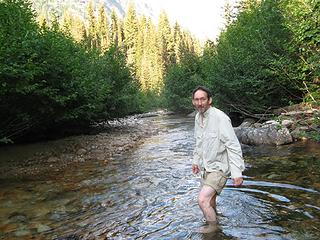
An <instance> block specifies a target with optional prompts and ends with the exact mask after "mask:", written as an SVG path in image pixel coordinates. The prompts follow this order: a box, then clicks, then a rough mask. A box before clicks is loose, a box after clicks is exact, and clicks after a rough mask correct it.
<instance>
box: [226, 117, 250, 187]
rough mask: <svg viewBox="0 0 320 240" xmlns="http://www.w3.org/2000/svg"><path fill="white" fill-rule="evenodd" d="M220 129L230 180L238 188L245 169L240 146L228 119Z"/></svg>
mask: <svg viewBox="0 0 320 240" xmlns="http://www.w3.org/2000/svg"><path fill="white" fill-rule="evenodd" d="M221 129H222V131H221V132H222V140H223V142H224V144H225V146H226V149H227V153H228V160H229V167H230V172H231V178H232V179H233V182H234V185H235V186H240V185H241V184H242V182H243V178H242V171H243V170H244V169H245V166H244V160H243V157H242V150H241V145H240V143H239V140H238V138H237V136H236V134H235V132H234V129H233V127H232V125H231V121H230V119H229V118H228V119H227V120H226V121H223V126H221Z"/></svg>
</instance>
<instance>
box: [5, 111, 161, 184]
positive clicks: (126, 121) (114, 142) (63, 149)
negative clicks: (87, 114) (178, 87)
mask: <svg viewBox="0 0 320 240" xmlns="http://www.w3.org/2000/svg"><path fill="white" fill-rule="evenodd" d="M162 114H166V113H164V112H156V113H148V114H141V115H135V116H130V117H127V118H123V119H120V120H118V121H112V122H108V123H106V122H103V123H99V124H97V125H95V126H93V128H92V129H93V131H92V134H88V135H77V136H71V137H67V138H63V139H58V140H54V141H47V142H39V143H32V144H22V145H15V146H5V147H2V148H1V149H0V150H1V151H0V179H2V180H5V179H6V180H10V179H34V178H37V177H41V176H43V175H48V174H58V173H60V172H62V171H63V170H65V169H67V168H68V167H71V166H76V165H77V164H80V163H83V162H86V161H91V160H99V161H102V162H104V163H106V164H107V163H108V162H110V161H111V160H112V158H113V157H114V156H116V155H119V154H122V153H124V152H126V151H129V150H130V149H134V148H135V147H137V146H138V145H140V144H142V143H143V142H144V141H145V140H146V139H147V138H148V137H150V136H152V135H154V134H158V133H159V131H160V129H159V128H157V127H156V125H155V124H154V122H153V121H154V118H151V117H153V116H159V115H162Z"/></svg>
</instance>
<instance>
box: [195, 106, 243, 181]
mask: <svg viewBox="0 0 320 240" xmlns="http://www.w3.org/2000/svg"><path fill="white" fill-rule="evenodd" d="M194 134H195V138H196V146H195V150H194V155H193V162H192V163H193V164H196V165H198V166H199V167H200V169H201V171H203V170H204V169H205V170H206V171H208V172H211V171H219V170H220V171H222V172H223V173H224V174H226V175H227V176H230V175H231V178H238V177H242V171H243V170H244V168H245V166H244V161H243V158H242V151H241V146H240V143H239V141H238V138H237V136H236V134H235V132H234V130H233V127H232V125H231V120H230V118H229V117H228V116H227V115H226V114H225V113H224V112H222V111H220V110H219V109H217V108H215V107H210V108H209V109H208V110H207V111H206V112H205V113H204V116H203V117H202V116H201V115H200V114H199V113H197V115H196V117H195V131H194Z"/></svg>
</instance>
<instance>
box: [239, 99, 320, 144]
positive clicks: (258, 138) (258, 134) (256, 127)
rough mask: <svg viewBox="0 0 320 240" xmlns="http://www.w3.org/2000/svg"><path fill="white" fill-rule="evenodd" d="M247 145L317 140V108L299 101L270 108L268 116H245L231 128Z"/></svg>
mask: <svg viewBox="0 0 320 240" xmlns="http://www.w3.org/2000/svg"><path fill="white" fill-rule="evenodd" d="M235 131H236V134H237V137H238V139H239V140H240V142H241V143H243V144H247V145H283V144H288V143H292V142H294V141H299V140H313V141H317V142H320V107H319V106H312V105H307V104H299V105H294V106H290V107H286V108H281V109H278V110H276V111H274V114H273V116H272V119H269V120H268V121H263V122H260V121H259V120H258V121H257V119H252V118H247V119H245V120H244V122H243V123H242V124H241V125H240V126H239V127H237V128H235Z"/></svg>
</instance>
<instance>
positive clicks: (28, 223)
mask: <svg viewBox="0 0 320 240" xmlns="http://www.w3.org/2000/svg"><path fill="white" fill-rule="evenodd" d="M153 121H154V122H155V124H157V125H158V126H159V128H161V130H162V131H161V133H160V134H158V135H155V136H151V137H149V138H147V139H146V141H145V142H144V143H143V144H142V145H140V146H139V147H138V148H137V149H134V150H132V151H129V152H126V153H123V154H121V155H118V156H116V157H114V159H113V160H112V161H111V162H109V163H108V164H105V163H102V162H101V161H98V160H96V161H95V160H92V161H88V162H83V163H79V165H78V166H77V167H72V168H69V169H67V170H66V171H64V172H63V174H62V173H61V174H58V175H56V176H54V177H52V176H50V177H49V176H48V177H46V176H42V177H41V178H37V179H36V180H28V181H26V180H25V181H19V180H17V181H4V182H2V183H0V187H1V188H0V239H319V238H320V221H319V218H320V148H319V144H317V143H310V142H307V143H305V142H299V143H294V144H290V145H285V146H279V147H272V146H259V147H248V146H244V147H243V151H244V158H245V163H246V170H245V172H244V178H245V181H244V184H243V186H242V187H240V188H234V187H233V186H232V182H231V180H228V182H227V186H226V187H225V189H224V190H223V191H222V193H221V195H220V196H219V197H218V199H217V210H218V215H219V229H218V230H217V231H216V232H214V233H210V234H202V233H199V232H198V231H197V229H198V228H199V227H201V226H202V225H203V217H202V213H201V211H200V209H199V207H198V205H197V194H198V191H199V186H200V179H199V178H198V177H197V176H194V175H193V174H192V173H191V159H192V152H193V148H194V138H193V119H192V118H185V117H179V116H161V117H156V118H154V119H153ZM0 151H1V149H0Z"/></svg>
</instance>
